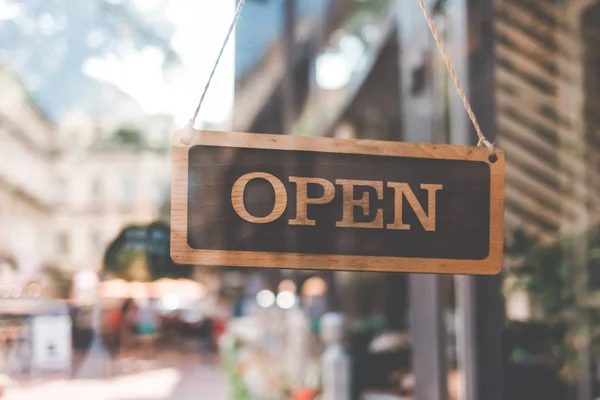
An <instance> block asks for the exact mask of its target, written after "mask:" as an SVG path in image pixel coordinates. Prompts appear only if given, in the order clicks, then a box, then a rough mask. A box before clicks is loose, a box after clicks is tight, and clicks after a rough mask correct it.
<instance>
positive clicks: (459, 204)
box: [171, 131, 504, 274]
mask: <svg viewBox="0 0 600 400" xmlns="http://www.w3.org/2000/svg"><path fill="white" fill-rule="evenodd" d="M182 134H183V132H179V133H177V134H176V135H175V138H174V145H173V182H172V216H171V230H172V234H171V255H172V257H173V259H174V260H175V261H176V262H178V263H190V264H199V265H219V266H247V267H269V268H302V269H341V270H359V271H406V272H427V273H453V274H495V273H498V272H499V271H500V270H501V269H502V253H503V226H504V223H503V222H504V155H503V153H502V152H501V150H499V149H498V150H497V160H496V161H495V162H491V161H490V160H489V153H488V151H487V149H483V148H476V147H466V146H448V145H433V144H413V143H398V142H379V141H365V140H340V139H330V138H310V137H297V136H283V135H282V136H279V135H259V134H244V133H231V132H207V131H202V132H199V131H198V132H195V134H194V137H193V139H192V141H191V143H190V144H189V145H183V144H180V139H181V135H182Z"/></svg>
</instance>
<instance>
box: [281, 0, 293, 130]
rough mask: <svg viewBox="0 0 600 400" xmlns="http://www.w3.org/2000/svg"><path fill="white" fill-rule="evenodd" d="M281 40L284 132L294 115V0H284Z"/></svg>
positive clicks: (288, 127) (291, 123)
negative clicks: (283, 63)
mask: <svg viewBox="0 0 600 400" xmlns="http://www.w3.org/2000/svg"><path fill="white" fill-rule="evenodd" d="M283 8H284V11H283V14H284V19H283V21H284V23H283V29H284V33H283V42H284V49H285V76H284V80H283V93H282V95H283V121H284V122H283V124H284V131H285V132H284V133H286V134H289V133H290V131H291V130H292V127H293V124H294V119H295V117H296V115H295V113H296V104H295V102H296V89H295V86H296V85H295V76H294V75H295V74H294V58H295V47H296V46H295V45H296V0H285V1H284V6H283Z"/></svg>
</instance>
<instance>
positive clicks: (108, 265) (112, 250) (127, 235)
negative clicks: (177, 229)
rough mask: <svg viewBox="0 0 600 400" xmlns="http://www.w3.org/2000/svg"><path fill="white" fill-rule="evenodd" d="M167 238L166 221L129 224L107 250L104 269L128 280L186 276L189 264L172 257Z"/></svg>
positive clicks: (167, 228)
mask: <svg viewBox="0 0 600 400" xmlns="http://www.w3.org/2000/svg"><path fill="white" fill-rule="evenodd" d="M170 240H171V232H170V228H169V225H168V224H167V223H164V222H154V223H152V224H150V225H148V226H135V225H132V226H128V227H126V228H125V229H123V230H122V231H121V233H120V234H119V236H117V238H116V239H115V240H114V241H113V242H112V243H111V244H110V245H109V246H108V248H107V249H106V252H105V254H104V271H105V272H106V273H108V274H110V275H113V276H115V277H118V278H121V279H125V280H128V281H154V280H158V279H161V278H172V279H179V278H189V277H190V276H191V274H192V267H191V266H190V265H178V264H175V263H174V262H173V260H172V259H171V255H170V251H171V244H170Z"/></svg>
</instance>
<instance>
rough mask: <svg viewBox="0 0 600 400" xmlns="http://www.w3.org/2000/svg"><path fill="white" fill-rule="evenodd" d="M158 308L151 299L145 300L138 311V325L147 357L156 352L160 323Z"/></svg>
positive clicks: (152, 355) (143, 349)
mask: <svg viewBox="0 0 600 400" xmlns="http://www.w3.org/2000/svg"><path fill="white" fill-rule="evenodd" d="M159 320H160V318H159V314H158V310H157V309H156V307H155V306H154V302H152V301H151V300H144V301H143V303H142V305H141V307H140V308H139V310H138V312H137V327H138V337H139V342H140V345H141V347H142V352H143V354H144V355H145V356H146V357H154V355H155V354H156V337H157V334H158V325H159Z"/></svg>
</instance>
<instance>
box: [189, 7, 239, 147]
mask: <svg viewBox="0 0 600 400" xmlns="http://www.w3.org/2000/svg"><path fill="white" fill-rule="evenodd" d="M245 3H246V0H240V1H239V3H238V5H237V8H236V10H235V15H234V17H233V20H232V21H231V24H230V25H229V30H228V31H227V35H226V36H225V40H223V44H222V45H221V50H219V54H218V55H217V59H216V60H215V63H214V64H213V67H212V71H211V72H210V75H209V76H208V80H207V81H206V85H205V86H204V90H203V91H202V95H201V96H200V100H199V101H198V105H197V106H196V109H195V110H194V114H193V115H192V118H190V121H189V122H188V124H187V128H188V129H185V131H184V132H186V133H185V135H184V136H183V137H182V138H181V143H182V144H185V145H188V144H190V141H191V140H192V136H193V135H194V125H195V124H196V119H197V118H198V114H199V113H200V108H201V107H202V103H204V98H205V97H206V94H207V93H208V89H209V88H210V83H211V82H212V80H213V78H214V76H215V72H216V70H217V67H218V66H219V62H220V61H221V58H222V57H223V52H224V51H225V48H226V47H227V43H229V38H230V37H231V34H232V33H233V30H234V29H235V26H236V25H237V22H238V21H239V19H240V16H241V15H242V8H243V7H244V4H245Z"/></svg>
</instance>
